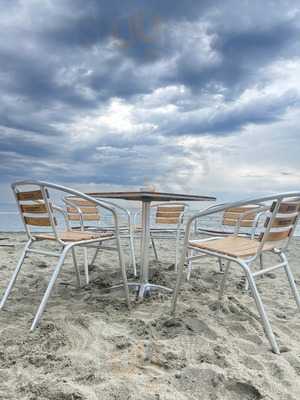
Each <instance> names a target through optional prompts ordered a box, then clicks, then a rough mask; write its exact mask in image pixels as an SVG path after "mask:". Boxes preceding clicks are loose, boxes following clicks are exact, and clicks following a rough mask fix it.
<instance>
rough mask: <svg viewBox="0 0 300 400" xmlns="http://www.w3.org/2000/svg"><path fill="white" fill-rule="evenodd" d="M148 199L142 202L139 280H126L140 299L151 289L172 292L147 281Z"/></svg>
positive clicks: (148, 242) (148, 241) (117, 286)
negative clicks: (136, 291)
mask: <svg viewBox="0 0 300 400" xmlns="http://www.w3.org/2000/svg"><path fill="white" fill-rule="evenodd" d="M150 204H151V203H150V201H143V203H142V237H141V281H140V282H128V286H129V288H134V289H137V290H138V298H139V299H140V300H142V299H143V298H144V297H145V296H147V295H149V294H150V292H151V290H159V289H161V290H166V291H168V292H172V289H170V288H168V287H166V286H161V285H155V284H153V283H150V282H149V247H150ZM119 287H122V284H120V285H115V286H113V287H111V288H110V289H116V288H119Z"/></svg>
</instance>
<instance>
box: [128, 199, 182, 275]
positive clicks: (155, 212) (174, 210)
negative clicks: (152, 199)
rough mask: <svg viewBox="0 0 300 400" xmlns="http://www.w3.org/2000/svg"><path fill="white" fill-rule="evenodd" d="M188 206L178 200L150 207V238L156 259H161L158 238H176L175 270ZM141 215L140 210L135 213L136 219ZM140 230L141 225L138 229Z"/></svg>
mask: <svg viewBox="0 0 300 400" xmlns="http://www.w3.org/2000/svg"><path fill="white" fill-rule="evenodd" d="M188 208H189V206H188V204H186V203H178V202H167V203H158V204H153V205H151V207H150V213H151V214H150V215H151V227H150V240H151V244H152V248H153V252H154V256H155V259H156V260H157V261H158V260H159V258H158V252H157V249H156V245H155V240H156V239H173V240H175V271H177V264H178V258H179V256H178V251H179V243H180V239H181V237H182V233H183V219H184V215H185V213H186V211H187V210H188ZM139 215H140V211H138V212H137V213H136V214H135V216H134V221H136V220H137V218H138V217H139ZM138 230H139V227H138V228H137V229H136V231H138Z"/></svg>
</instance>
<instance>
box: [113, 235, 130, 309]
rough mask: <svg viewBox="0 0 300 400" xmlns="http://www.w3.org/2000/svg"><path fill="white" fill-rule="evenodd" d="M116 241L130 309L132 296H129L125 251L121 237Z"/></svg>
mask: <svg viewBox="0 0 300 400" xmlns="http://www.w3.org/2000/svg"><path fill="white" fill-rule="evenodd" d="M116 241H117V250H118V256H119V263H120V269H121V272H122V278H123V284H124V291H125V297H126V302H127V306H128V308H129V309H130V297H129V289H128V283H127V274H126V266H125V263H124V258H123V252H122V248H121V243H120V239H119V238H118V237H117V238H116Z"/></svg>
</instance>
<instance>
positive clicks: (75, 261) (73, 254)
mask: <svg viewBox="0 0 300 400" xmlns="http://www.w3.org/2000/svg"><path fill="white" fill-rule="evenodd" d="M72 257H73V264H74V267H75V272H76V279H77V286H78V287H79V288H80V287H81V282H80V271H79V267H78V264H77V260H76V253H75V249H74V247H72Z"/></svg>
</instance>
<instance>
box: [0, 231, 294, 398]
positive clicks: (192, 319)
mask: <svg viewBox="0 0 300 400" xmlns="http://www.w3.org/2000/svg"><path fill="white" fill-rule="evenodd" d="M0 237H7V238H8V239H6V240H5V241H1V242H2V243H4V242H6V243H16V246H15V248H10V247H2V246H1V247H0V295H1V296H2V294H3V291H4V288H5V286H6V284H7V282H8V279H9V277H10V276H11V273H12V271H13V268H14V267H15V264H16V260H17V258H18V256H19V255H20V252H21V250H22V247H23V245H24V242H25V240H26V237H25V235H24V234H11V233H10V234H7V233H5V234H0ZM170 249H172V245H171V243H170V242H161V243H160V245H159V253H160V256H161V258H162V260H163V262H155V261H153V260H152V261H151V275H152V280H153V281H154V282H158V283H161V284H167V285H169V286H172V285H174V282H175V278H176V277H175V274H174V272H173V266H172V263H173V254H172V251H171V250H170ZM81 252H82V250H81V251H80V250H78V256H79V259H80V260H82V259H81V258H80V257H81V254H80V253H81ZM299 257H300V247H299V240H294V242H293V243H292V245H291V247H290V251H289V258H290V261H291V267H292V269H293V271H294V273H295V278H296V282H297V283H299V287H300V269H299ZM54 263H55V261H54V260H53V259H50V258H48V259H47V258H44V257H43V256H34V257H32V258H29V259H27V260H26V263H25V264H24V267H23V270H22V271H21V273H20V276H19V279H18V281H17V284H16V287H15V289H14V291H13V293H12V295H11V297H10V299H9V301H8V302H7V305H6V307H5V310H3V311H1V312H0V399H5V400H9V399H13V400H17V399H22V400H37V399H38V400H46V399H47V400H82V399H88V400H96V399H97V400H98V399H101V400H174V399H176V400H194V399H197V400H198V399H199V400H200V399H201V400H219V399H220V400H221V399H222V400H239V399H240V400H259V399H269V400H270V399H272V400H273V399H274V400H275V399H276V400H277V399H278V400H293V399H294V400H298V399H299V398H300V314H299V313H297V312H296V307H295V302H294V300H293V299H292V297H291V295H290V291H289V288H288V285H287V280H286V277H285V275H284V274H283V273H281V272H278V273H277V274H276V275H274V274H273V273H272V274H268V276H265V277H264V278H263V279H259V280H258V287H259V289H260V290H261V292H262V293H263V299H264V302H265V304H266V306H267V310H268V312H269V316H270V319H271V322H272V326H273V328H274V331H275V333H276V336H277V337H278V341H279V343H280V346H281V349H282V351H283V352H282V354H281V355H280V356H278V355H275V354H273V353H272V352H271V350H270V346H269V343H268V341H267V339H266V338H265V336H264V333H263V330H262V327H261V324H260V321H259V319H258V316H257V312H256V308H255V306H254V302H253V299H252V298H251V296H249V294H248V293H246V292H245V291H244V290H243V277H242V274H241V273H240V271H239V270H238V269H233V271H232V273H231V278H232V279H231V280H230V283H229V286H228V289H227V292H226V298H225V301H224V304H223V306H222V308H221V310H219V311H217V309H216V299H217V289H218V286H219V283H220V280H221V277H222V276H221V274H220V273H218V266H217V263H216V262H215V261H214V260H213V259H203V260H202V261H201V263H200V264H199V265H197V266H196V265H195V269H194V272H193V274H192V277H191V280H190V282H189V283H185V284H184V287H183V289H182V292H181V295H180V298H179V303H178V310H177V314H176V316H175V317H172V316H170V313H169V310H170V299H171V296H170V295H169V294H163V293H159V294H157V295H154V296H152V297H151V298H148V299H146V300H145V301H144V302H143V303H141V304H138V303H136V302H134V294H132V301H133V309H132V310H131V311H130V312H129V311H128V310H127V308H126V305H125V301H124V296H123V293H122V291H115V292H114V293H111V292H108V290H107V289H106V288H107V287H108V286H110V285H111V284H113V283H115V282H118V281H119V280H120V274H119V272H118V268H117V258H116V254H115V253H109V252H105V253H104V254H103V255H102V257H100V258H98V259H97V260H96V263H95V265H94V266H92V267H91V269H92V271H91V283H90V285H89V286H83V287H82V288H81V289H78V288H77V287H76V279H75V274H74V269H73V267H72V262H71V258H68V260H67V261H66V264H65V266H64V268H63V270H62V273H61V276H60V277H59V280H58V282H57V286H56V288H55V291H54V293H53V295H52V297H51V299H50V301H49V304H48V307H47V309H46V312H45V314H44V317H43V319H42V321H41V324H40V326H39V328H38V329H36V331H35V332H33V333H30V332H29V328H30V324H31V322H32V318H33V315H34V313H35V311H36V308H37V306H38V304H39V301H40V299H41V296H42V294H43V291H44V289H45V287H46V284H47V282H48V280H49V276H50V274H51V271H52V269H53V265H54ZM129 277H130V273H129Z"/></svg>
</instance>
